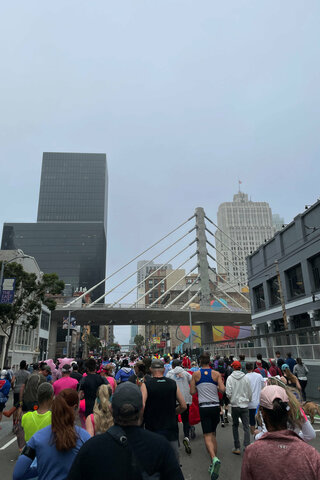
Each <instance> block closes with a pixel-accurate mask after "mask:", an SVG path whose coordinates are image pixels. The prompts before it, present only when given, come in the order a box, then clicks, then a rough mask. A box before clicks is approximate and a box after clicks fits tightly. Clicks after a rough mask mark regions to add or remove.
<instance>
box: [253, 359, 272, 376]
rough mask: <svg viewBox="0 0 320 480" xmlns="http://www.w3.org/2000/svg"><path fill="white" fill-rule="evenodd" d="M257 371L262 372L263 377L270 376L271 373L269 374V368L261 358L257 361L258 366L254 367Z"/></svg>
mask: <svg viewBox="0 0 320 480" xmlns="http://www.w3.org/2000/svg"><path fill="white" fill-rule="evenodd" d="M254 371H255V373H260V375H262V376H263V378H268V377H269V376H270V375H269V374H268V370H267V369H266V368H263V366H262V362H261V360H257V361H256V368H255V369H254Z"/></svg>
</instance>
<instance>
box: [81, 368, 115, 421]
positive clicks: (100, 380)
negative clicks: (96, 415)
mask: <svg viewBox="0 0 320 480" xmlns="http://www.w3.org/2000/svg"><path fill="white" fill-rule="evenodd" d="M103 384H106V385H109V382H108V380H107V379H106V378H105V377H101V376H100V375H97V374H96V373H89V374H88V375H87V376H86V377H83V378H82V380H81V382H80V386H79V390H82V391H83V393H84V398H85V401H86V410H85V416H86V417H87V416H88V415H90V414H91V413H92V412H93V407H94V402H95V399H96V396H97V390H98V388H99V387H100V385H103Z"/></svg>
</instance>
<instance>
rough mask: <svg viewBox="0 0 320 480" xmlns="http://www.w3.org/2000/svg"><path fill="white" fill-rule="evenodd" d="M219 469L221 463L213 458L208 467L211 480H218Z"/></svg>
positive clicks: (216, 458)
mask: <svg viewBox="0 0 320 480" xmlns="http://www.w3.org/2000/svg"><path fill="white" fill-rule="evenodd" d="M220 467H221V462H220V460H219V458H218V457H214V458H213V459H212V463H211V465H210V467H209V473H210V478H211V480H217V478H219V472H220Z"/></svg>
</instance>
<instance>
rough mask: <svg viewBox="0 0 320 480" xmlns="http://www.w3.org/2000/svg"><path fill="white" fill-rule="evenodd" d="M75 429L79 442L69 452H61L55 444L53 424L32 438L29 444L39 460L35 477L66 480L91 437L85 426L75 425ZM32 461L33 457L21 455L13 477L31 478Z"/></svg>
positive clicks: (45, 479)
mask: <svg viewBox="0 0 320 480" xmlns="http://www.w3.org/2000/svg"><path fill="white" fill-rule="evenodd" d="M75 429H76V432H77V436H78V439H77V444H76V446H75V448H73V449H72V450H69V451H67V452H59V451H58V450H57V449H56V446H55V444H54V443H53V442H52V430H51V425H49V426H48V427H45V428H43V429H42V430H39V431H38V432H36V433H35V434H34V435H33V437H31V438H30V440H29V441H28V442H27V445H28V446H30V447H31V448H33V449H34V450H35V451H36V456H37V462H38V465H37V469H36V472H33V474H32V476H33V477H35V476H38V477H39V480H66V478H67V476H68V473H69V470H70V468H71V465H72V463H73V460H74V459H75V457H76V455H77V453H78V451H79V450H80V448H81V447H82V445H83V444H84V443H85V442H86V441H87V440H89V438H91V437H90V435H89V433H88V432H87V431H86V430H84V429H83V428H80V427H78V426H75ZM31 463H32V460H31V459H29V458H28V457H26V456H24V455H21V456H20V457H19V459H18V461H17V463H16V466H15V469H14V473H13V479H14V480H22V479H26V478H30V477H29V475H30V473H31V472H30V471H28V470H29V467H30V465H31ZM35 473H36V475H35Z"/></svg>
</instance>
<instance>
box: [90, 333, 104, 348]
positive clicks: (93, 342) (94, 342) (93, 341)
mask: <svg viewBox="0 0 320 480" xmlns="http://www.w3.org/2000/svg"><path fill="white" fill-rule="evenodd" d="M87 343H88V347H89V349H90V350H94V349H96V350H98V349H99V348H100V347H101V342H100V340H99V338H97V337H95V336H94V335H92V333H90V334H89V335H88V340H87Z"/></svg>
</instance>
